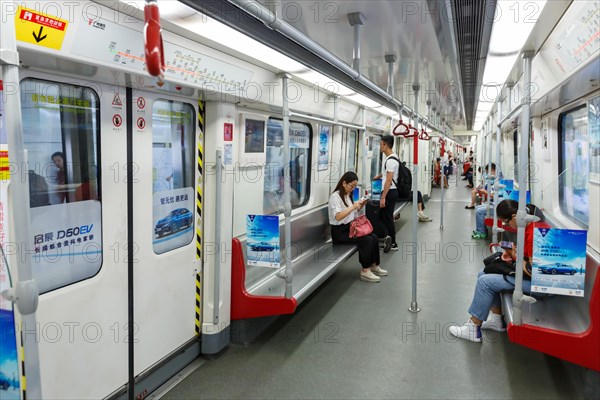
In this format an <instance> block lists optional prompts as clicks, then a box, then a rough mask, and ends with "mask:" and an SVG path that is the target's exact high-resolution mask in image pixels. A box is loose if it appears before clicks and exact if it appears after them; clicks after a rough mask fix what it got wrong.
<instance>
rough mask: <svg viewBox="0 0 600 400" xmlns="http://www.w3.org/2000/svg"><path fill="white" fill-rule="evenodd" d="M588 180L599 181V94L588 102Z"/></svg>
mask: <svg viewBox="0 0 600 400" xmlns="http://www.w3.org/2000/svg"><path fill="white" fill-rule="evenodd" d="M588 126H589V135H590V136H589V138H590V182H593V183H600V96H598V97H595V98H593V99H592V100H590V102H589V104H588Z"/></svg>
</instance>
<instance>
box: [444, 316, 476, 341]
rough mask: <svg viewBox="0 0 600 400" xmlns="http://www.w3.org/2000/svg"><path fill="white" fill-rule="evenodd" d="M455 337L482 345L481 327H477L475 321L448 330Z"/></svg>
mask: <svg viewBox="0 0 600 400" xmlns="http://www.w3.org/2000/svg"><path fill="white" fill-rule="evenodd" d="M448 330H449V331H450V333H451V334H452V335H453V336H456V337H457V338H460V339H466V340H470V341H471V342H477V343H481V327H480V326H477V325H475V323H474V322H473V321H471V319H470V318H469V320H468V321H467V322H466V323H465V324H464V325H462V326H451V327H450V328H448Z"/></svg>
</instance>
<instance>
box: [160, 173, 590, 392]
mask: <svg viewBox="0 0 600 400" xmlns="http://www.w3.org/2000/svg"><path fill="white" fill-rule="evenodd" d="M465 183H466V182H465V181H459V182H458V185H455V184H454V183H452V184H451V186H450V188H449V189H448V190H447V191H446V196H445V199H446V200H445V202H444V204H445V210H444V229H443V230H441V229H440V216H441V215H440V211H441V210H440V206H441V201H440V200H441V196H440V189H433V192H432V195H431V198H430V200H429V201H428V203H427V209H426V213H427V214H429V215H430V216H431V217H432V219H433V222H427V223H419V225H418V249H419V252H418V257H417V260H418V276H417V304H418V307H419V308H420V312H418V313H412V312H410V311H409V310H408V308H409V306H410V304H411V298H412V283H411V282H412V255H411V249H412V247H411V245H410V244H409V243H410V242H412V229H411V226H412V225H411V224H412V220H411V218H410V215H411V208H410V207H411V205H408V206H407V207H406V208H404V210H403V211H402V219H401V223H402V227H401V229H400V231H399V232H398V234H397V241H398V243H399V246H400V251H398V252H390V253H388V254H382V267H384V268H385V269H387V270H389V276H387V277H385V278H383V279H382V281H381V282H380V283H375V284H374V283H366V282H362V281H360V280H359V279H358V274H359V264H358V256H357V255H355V256H353V257H352V258H351V259H349V260H348V261H346V263H345V264H344V265H343V266H342V267H341V268H340V269H339V270H338V271H337V272H336V273H335V274H334V275H333V276H332V277H331V278H330V279H329V280H328V281H327V282H326V283H325V284H324V285H322V287H321V288H319V289H318V290H317V291H316V292H315V293H314V294H313V295H312V296H311V297H310V298H309V299H308V300H306V301H305V302H304V303H303V304H301V306H300V307H299V309H298V310H297V312H296V313H295V314H293V315H290V316H283V317H280V318H279V319H277V320H276V321H275V323H273V324H272V325H271V326H270V327H269V329H268V330H267V331H265V332H264V333H263V334H262V335H261V336H259V337H258V338H257V340H255V341H254V342H253V343H252V344H251V345H249V346H247V347H245V346H238V345H230V346H229V348H228V349H227V350H226V351H225V352H224V353H223V354H222V355H221V356H220V357H218V358H217V359H215V360H210V361H209V360H204V361H201V362H199V363H198V364H197V365H198V366H197V368H195V369H194V370H193V372H191V373H190V374H189V375H188V376H187V377H185V378H182V379H180V380H179V381H178V382H177V384H176V385H173V384H172V385H171V386H170V390H168V391H167V390H163V391H162V393H161V394H160V396H158V397H162V398H164V399H200V398H202V399H442V398H443V399H481V398H487V399H508V398H529V399H532V398H535V399H559V398H563V399H566V398H569V399H572V398H600V393H599V392H598V387H599V386H598V382H599V380H600V379H599V376H600V374H598V373H595V372H592V371H589V370H586V369H585V368H582V367H579V366H577V365H573V364H570V363H567V362H563V361H562V360H559V359H556V358H553V357H550V356H546V355H544V354H542V353H539V352H536V351H533V350H530V349H527V348H525V347H522V346H519V345H516V344H513V343H511V342H509V340H508V337H507V335H506V334H505V333H498V332H494V331H484V334H483V335H484V341H483V343H471V342H468V341H464V340H460V339H456V338H454V337H452V336H451V335H450V333H449V332H448V327H449V326H450V325H453V324H462V323H464V322H465V321H466V320H467V318H468V314H467V309H468V307H469V304H470V302H471V299H472V296H473V289H474V287H475V280H476V275H477V273H478V271H479V270H480V269H481V268H482V263H481V260H482V258H483V257H484V256H485V253H486V252H487V250H486V245H487V243H489V242H488V241H483V240H479V241H474V240H472V239H471V231H472V230H473V227H474V224H475V214H474V211H473V210H466V209H465V208H464V207H465V205H467V204H468V202H469V196H470V190H469V189H467V188H465ZM474 242H475V244H473V243H474ZM525 312H526V311H525ZM159 392H160V391H159Z"/></svg>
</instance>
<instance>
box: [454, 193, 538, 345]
mask: <svg viewBox="0 0 600 400" xmlns="http://www.w3.org/2000/svg"><path fill="white" fill-rule="evenodd" d="M518 209H519V203H517V202H516V201H514V200H502V201H501V202H500V203H499V204H498V206H497V207H496V214H497V215H498V219H500V220H501V221H503V222H504V225H506V226H509V227H511V228H513V229H516V228H517V221H516V217H517V211H518ZM530 211H531V210H529V209H528V212H530ZM536 214H537V212H536ZM540 225H541V226H544V227H547V226H548V225H546V224H539V223H538V226H540ZM516 253H517V249H516V244H515V245H514V246H513V249H512V250H508V251H505V252H503V254H502V259H503V260H505V261H507V262H514V261H515V258H516V256H517V254H516ZM532 254H533V223H529V224H527V226H526V227H525V247H524V256H525V257H524V260H523V266H522V267H523V293H525V294H529V292H530V291H531V264H530V263H529V259H530V258H531V256H532ZM516 265H519V263H517V264H516ZM514 288H515V277H514V276H511V275H500V274H486V273H484V272H483V271H480V272H479V275H478V276H477V284H476V286H475V294H474V295H473V300H472V302H471V306H470V307H469V314H471V318H470V319H469V320H468V321H467V322H466V323H465V324H464V325H462V326H451V327H450V328H449V331H450V333H451V334H452V335H454V336H456V337H458V338H461V339H467V340H470V341H472V342H481V329H492V330H495V331H498V332H504V331H506V327H505V324H504V320H503V318H502V309H501V304H500V292H503V291H507V290H513V289H514Z"/></svg>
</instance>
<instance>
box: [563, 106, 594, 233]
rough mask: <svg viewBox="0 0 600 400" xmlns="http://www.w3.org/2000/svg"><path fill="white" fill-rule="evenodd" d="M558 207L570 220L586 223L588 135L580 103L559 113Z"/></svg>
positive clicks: (586, 121)
mask: <svg viewBox="0 0 600 400" xmlns="http://www.w3.org/2000/svg"><path fill="white" fill-rule="evenodd" d="M558 124H559V143H560V155H559V160H560V162H559V174H560V175H559V182H558V185H559V196H560V208H561V210H562V211H563V212H564V213H566V214H567V215H568V216H569V217H570V218H571V219H573V220H575V221H577V222H579V223H581V224H583V225H585V226H586V227H587V226H588V220H589V215H588V214H589V193H588V176H589V164H588V160H589V136H588V110H587V108H586V107H585V106H581V107H579V108H577V109H575V110H571V111H567V112H565V113H563V114H561V115H560V116H559V119H558Z"/></svg>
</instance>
